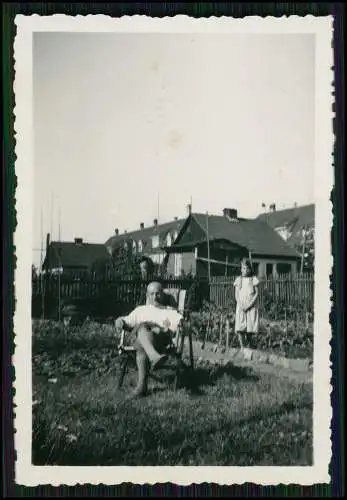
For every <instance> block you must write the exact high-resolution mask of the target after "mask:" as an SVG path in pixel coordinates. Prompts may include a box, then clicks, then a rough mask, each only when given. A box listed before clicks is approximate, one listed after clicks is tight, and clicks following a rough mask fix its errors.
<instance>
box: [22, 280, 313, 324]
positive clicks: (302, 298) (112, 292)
mask: <svg viewBox="0 0 347 500" xmlns="http://www.w3.org/2000/svg"><path fill="white" fill-rule="evenodd" d="M160 281H161V282H162V284H163V286H164V287H166V288H171V287H173V288H179V289H182V288H184V289H188V290H192V289H193V287H192V285H195V307H200V306H201V305H202V302H203V301H208V302H210V303H213V304H215V305H216V306H217V307H219V308H222V309H225V310H230V309H234V308H235V305H236V304H235V289H234V281H235V277H230V276H229V277H213V278H211V281H210V283H208V281H207V280H206V279H205V280H203V279H201V280H196V279H195V280H194V279H193V278H177V279H174V278H171V277H161V278H160ZM147 284H148V281H144V280H140V279H133V278H128V279H113V280H109V279H108V278H107V277H103V278H97V277H95V276H93V277H87V276H81V277H75V278H73V277H67V276H61V277H59V276H52V275H50V276H45V277H42V276H41V277H35V278H33V280H32V314H33V316H34V317H40V316H47V317H49V316H52V315H53V316H54V315H56V311H57V309H58V308H59V305H60V306H61V305H62V304H64V303H66V302H67V303H69V302H73V301H77V302H78V301H79V302H80V303H81V304H83V307H84V309H85V310H86V311H87V312H88V313H89V314H90V315H93V314H96V315H100V316H114V315H117V314H125V313H127V312H128V311H130V310H131V309H133V308H134V307H135V306H136V305H138V304H139V303H141V301H142V300H143V297H144V294H145V290H146V286H147ZM259 309H260V314H261V316H271V317H273V318H274V319H276V318H278V319H279V318H280V317H281V316H282V317H283V316H284V314H285V315H286V317H290V315H291V313H292V314H296V315H298V314H299V315H300V316H303V317H304V316H305V315H306V314H307V313H311V314H313V309H314V278H313V276H312V275H297V276H292V277H289V276H278V277H277V278H267V279H264V280H261V281H260V285H259ZM97 311H98V312H97ZM284 311H285V312H284Z"/></svg>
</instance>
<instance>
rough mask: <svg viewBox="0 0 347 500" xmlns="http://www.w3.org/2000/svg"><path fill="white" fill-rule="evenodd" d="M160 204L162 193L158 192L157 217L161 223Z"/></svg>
mask: <svg viewBox="0 0 347 500" xmlns="http://www.w3.org/2000/svg"><path fill="white" fill-rule="evenodd" d="M159 205H160V195H159V193H158V198H157V219H158V224H159V212H160V210H159Z"/></svg>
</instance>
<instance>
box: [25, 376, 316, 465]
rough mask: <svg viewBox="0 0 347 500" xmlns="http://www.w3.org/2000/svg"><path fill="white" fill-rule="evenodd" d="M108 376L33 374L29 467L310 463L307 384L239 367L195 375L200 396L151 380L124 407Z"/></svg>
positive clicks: (128, 383) (122, 397)
mask: <svg viewBox="0 0 347 500" xmlns="http://www.w3.org/2000/svg"><path fill="white" fill-rule="evenodd" d="M134 375H135V373H130V374H129V375H128V377H127V380H126V385H125V387H124V389H122V391H119V390H118V389H116V378H115V377H116V373H115V371H113V370H112V369H111V371H110V372H109V373H105V374H104V375H99V374H96V373H94V372H90V373H84V374H83V375H82V374H81V375H80V376H75V377H72V378H71V377H60V378H58V381H57V382H56V383H52V382H49V381H48V379H47V378H46V377H44V376H39V377H35V376H34V389H33V390H34V396H33V397H34V400H36V401H37V402H36V404H35V405H34V407H33V418H34V421H33V422H34V424H33V463H34V464H35V465H47V464H55V465H150V466H155V465H171V466H173V465H194V466H197V465H238V466H251V465H311V464H312V431H311V429H312V387H311V385H310V384H309V383H302V382H297V381H291V380H289V379H285V378H282V377H275V376H273V375H269V374H261V375H256V374H255V373H251V372H247V371H245V370H244V369H241V368H236V367H235V368H229V369H227V368H224V369H222V368H221V369H219V370H217V371H215V372H214V373H211V372H208V370H207V369H206V370H200V373H197V375H196V379H200V382H201V384H200V391H193V392H191V391H189V390H186V389H180V390H178V391H173V390H171V389H170V388H169V387H167V386H166V385H165V384H164V383H160V382H155V381H153V382H151V385H150V389H151V393H150V395H149V396H148V397H147V398H145V399H142V400H138V401H127V400H125V393H126V392H127V390H129V388H130V386H132V385H133V384H134V383H135V376H134Z"/></svg>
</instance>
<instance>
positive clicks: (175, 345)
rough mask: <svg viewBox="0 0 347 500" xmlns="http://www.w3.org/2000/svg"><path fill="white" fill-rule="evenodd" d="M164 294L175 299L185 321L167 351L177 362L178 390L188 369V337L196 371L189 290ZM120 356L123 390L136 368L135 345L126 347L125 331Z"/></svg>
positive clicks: (190, 353) (175, 379)
mask: <svg viewBox="0 0 347 500" xmlns="http://www.w3.org/2000/svg"><path fill="white" fill-rule="evenodd" d="M163 292H164V294H165V296H166V297H168V298H173V302H172V304H175V305H176V309H177V311H178V312H180V313H181V314H182V315H183V321H182V323H181V325H180V326H179V328H178V331H177V334H176V336H175V337H174V338H173V341H172V342H171V344H170V345H169V346H168V347H167V349H166V352H165V353H166V354H168V355H169V356H170V358H173V359H174V361H175V365H174V369H175V377H174V388H175V389H177V388H178V387H179V385H180V380H181V374H182V372H183V370H184V369H185V368H186V367H185V365H184V364H183V361H182V355H183V350H184V344H185V338H186V336H187V335H188V339H189V357H190V369H191V370H193V369H194V360H193V341H192V333H191V329H190V328H189V327H188V328H187V326H188V325H186V321H187V319H188V316H189V311H187V309H186V298H187V290H179V289H176V288H167V289H164V290H163ZM118 355H119V357H120V374H119V379H118V388H119V389H121V387H122V385H123V382H124V379H125V376H126V374H127V371H128V368H129V365H130V364H133V365H135V366H136V363H135V357H136V348H135V346H134V345H126V332H125V330H123V331H122V332H121V337H120V342H119V344H118ZM150 377H151V378H153V379H155V380H161V379H160V378H159V377H158V376H157V375H156V374H154V373H153V372H151V373H150Z"/></svg>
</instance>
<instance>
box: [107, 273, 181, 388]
mask: <svg viewBox="0 0 347 500" xmlns="http://www.w3.org/2000/svg"><path fill="white" fill-rule="evenodd" d="M163 303H164V293H163V289H162V286H161V284H160V283H156V282H152V283H150V284H149V285H148V287H147V303H146V305H142V306H138V307H136V308H135V309H134V310H133V311H132V312H131V313H130V314H129V315H128V316H123V317H120V318H118V319H117V320H116V328H117V329H118V330H122V329H124V330H133V331H134V332H135V334H136V342H135V348H136V364H137V368H138V384H137V386H136V388H135V390H134V392H133V393H132V395H131V397H139V396H144V395H145V394H146V392H147V382H148V375H149V371H150V369H152V370H156V369H157V368H159V367H161V366H162V365H163V364H164V363H165V361H166V360H167V355H165V354H164V352H165V349H166V348H167V347H168V346H169V345H170V343H171V341H172V338H173V336H174V334H175V333H176V332H177V329H178V326H179V323H180V321H181V319H182V315H181V314H179V313H178V312H177V311H176V310H175V309H173V308H172V307H168V306H165V305H163Z"/></svg>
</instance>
